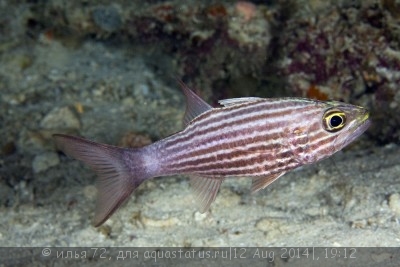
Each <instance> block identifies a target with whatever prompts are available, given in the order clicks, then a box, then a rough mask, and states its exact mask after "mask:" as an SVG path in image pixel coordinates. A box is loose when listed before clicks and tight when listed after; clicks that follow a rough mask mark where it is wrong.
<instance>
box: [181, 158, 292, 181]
mask: <svg viewBox="0 0 400 267" xmlns="http://www.w3.org/2000/svg"><path fill="white" fill-rule="evenodd" d="M285 154H287V153H285V152H282V153H279V154H277V156H278V155H279V156H281V155H285ZM290 154H291V153H290ZM289 163H290V164H289ZM295 165H297V166H298V165H299V163H298V162H295V161H294V160H293V157H286V158H281V159H280V161H272V160H271V159H270V158H264V159H263V158H260V157H246V156H243V155H242V156H237V157H236V158H233V159H232V160H218V161H209V162H207V163H206V164H203V165H202V166H197V165H196V164H193V165H191V166H185V168H184V169H183V170H181V171H182V172H184V173H195V174H199V175H210V176H232V175H236V176H246V175H250V176H252V175H269V174H271V173H276V172H278V171H282V170H287V169H288V168H289V167H292V168H293V166H295ZM178 173H179V172H178Z"/></svg>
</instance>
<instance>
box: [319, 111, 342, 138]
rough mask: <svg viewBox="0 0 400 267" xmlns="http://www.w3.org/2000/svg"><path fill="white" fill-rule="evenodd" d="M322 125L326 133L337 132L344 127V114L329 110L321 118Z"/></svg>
mask: <svg viewBox="0 0 400 267" xmlns="http://www.w3.org/2000/svg"><path fill="white" fill-rule="evenodd" d="M322 125H323V126H324V128H325V130H326V131H328V132H331V133H333V132H337V131H339V130H340V129H342V128H343V127H344V126H345V125H346V114H345V113H344V112H343V111H341V110H340V109H329V110H327V111H326V112H325V114H324V116H323V118H322Z"/></svg>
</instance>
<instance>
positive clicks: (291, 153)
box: [54, 83, 370, 226]
mask: <svg viewBox="0 0 400 267" xmlns="http://www.w3.org/2000/svg"><path fill="white" fill-rule="evenodd" d="M181 85H182V89H183V92H184V94H185V96H186V101H187V109H186V113H185V117H184V123H185V124H186V127H185V129H184V130H182V131H180V132H178V133H176V134H173V135H171V136H169V137H167V138H165V139H162V140H160V141H158V142H155V143H153V144H151V145H148V146H145V147H142V148H133V149H132V148H120V147H115V146H110V145H105V144H99V143H95V142H92V141H89V140H86V139H83V138H80V137H75V136H69V135H64V134H55V135H54V139H55V142H56V145H57V147H58V148H59V149H60V150H62V151H63V152H64V153H65V154H67V155H69V156H71V157H73V158H75V159H78V160H81V161H83V162H84V163H86V164H87V165H88V166H90V167H91V168H92V169H93V170H94V171H96V172H97V174H98V176H99V179H98V183H97V187H98V201H97V208H96V215H95V218H94V225H95V226H100V225H101V224H103V223H104V222H105V221H106V220H107V219H108V218H109V217H110V216H111V215H112V214H113V213H114V212H115V211H116V210H117V209H118V208H119V207H120V206H121V205H122V203H124V202H125V201H126V200H127V199H128V197H129V195H130V194H131V193H132V192H133V191H134V190H135V189H136V188H137V187H138V186H139V185H140V184H141V183H142V182H144V181H145V180H147V179H150V178H153V177H157V176H169V175H176V174H185V175H189V176H190V177H191V183H192V185H193V188H194V191H195V194H196V197H197V198H196V202H197V203H198V204H199V207H200V211H201V212H205V211H207V210H208V208H209V207H210V205H211V203H212V202H213V201H214V199H215V197H216V195H217V192H218V190H219V188H220V185H221V183H222V181H223V180H224V179H225V178H227V177H241V176H248V177H252V179H253V181H252V188H251V191H252V192H256V191H258V190H260V189H263V188H265V187H267V186H268V185H270V184H271V183H272V182H273V181H275V180H276V179H278V178H279V177H281V176H282V175H283V174H285V173H286V172H288V171H290V170H292V169H295V168H297V167H299V166H302V165H306V164H311V163H314V162H317V161H319V160H321V159H324V158H326V157H329V156H331V155H332V154H334V153H335V152H337V151H339V150H341V149H342V148H343V147H345V146H346V145H348V144H349V143H351V142H352V141H353V140H354V139H356V138H357V137H358V136H359V135H361V134H362V133H363V132H364V131H365V130H366V129H367V128H368V126H369V125H370V120H369V113H368V111H367V110H366V109H364V108H362V107H359V106H354V105H350V104H345V103H341V102H336V101H330V102H321V101H317V100H310V99H303V98H272V99H264V98H257V97H246V98H235V99H226V100H221V101H219V103H220V104H221V105H222V107H219V108H212V107H211V106H210V105H208V104H207V103H206V102H204V101H203V100H202V99H201V98H200V97H199V96H197V95H196V94H195V93H193V92H192V91H191V90H190V89H189V88H188V87H187V86H185V85H184V84H183V83H181Z"/></svg>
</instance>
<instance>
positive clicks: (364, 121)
mask: <svg viewBox="0 0 400 267" xmlns="http://www.w3.org/2000/svg"><path fill="white" fill-rule="evenodd" d="M356 125H357V126H356V127H354V128H355V129H354V130H353V131H352V132H351V134H349V135H348V136H347V138H345V140H344V141H343V142H339V143H337V141H340V138H337V139H336V140H335V148H336V149H337V150H340V149H342V148H343V147H345V146H347V145H349V144H350V143H351V142H353V141H354V140H355V139H357V138H358V137H359V136H360V135H361V134H363V133H364V132H365V131H366V130H367V129H368V128H369V126H371V120H370V119H369V112H368V111H367V110H365V112H364V115H363V116H362V117H361V118H360V119H358V120H357V123H356Z"/></svg>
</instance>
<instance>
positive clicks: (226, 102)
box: [218, 97, 264, 107]
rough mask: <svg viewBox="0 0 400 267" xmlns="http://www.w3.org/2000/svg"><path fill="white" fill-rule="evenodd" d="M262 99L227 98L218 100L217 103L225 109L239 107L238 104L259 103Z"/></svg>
mask: <svg viewBox="0 0 400 267" xmlns="http://www.w3.org/2000/svg"><path fill="white" fill-rule="evenodd" d="M263 99H264V98H261V97H239V98H228V99H222V100H218V103H220V104H221V105H223V106H225V107H229V106H233V105H239V104H244V103H249V102H255V101H260V100H263Z"/></svg>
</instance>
